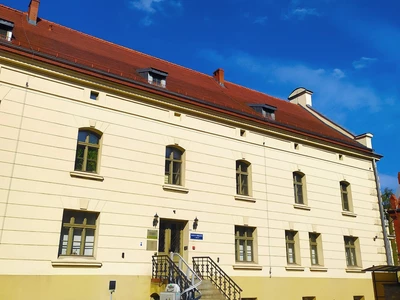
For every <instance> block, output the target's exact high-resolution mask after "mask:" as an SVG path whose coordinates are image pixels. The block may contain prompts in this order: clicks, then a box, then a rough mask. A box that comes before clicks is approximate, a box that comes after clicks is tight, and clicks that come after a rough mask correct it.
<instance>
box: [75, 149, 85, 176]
mask: <svg viewBox="0 0 400 300" xmlns="http://www.w3.org/2000/svg"><path fill="white" fill-rule="evenodd" d="M84 153H85V146H82V145H78V146H77V147H76V158H75V170H76V171H83V156H84Z"/></svg>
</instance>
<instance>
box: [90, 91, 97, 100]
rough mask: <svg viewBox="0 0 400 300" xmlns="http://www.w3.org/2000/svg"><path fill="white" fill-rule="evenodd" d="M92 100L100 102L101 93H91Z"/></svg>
mask: <svg viewBox="0 0 400 300" xmlns="http://www.w3.org/2000/svg"><path fill="white" fill-rule="evenodd" d="M90 99H91V100H98V99H99V93H98V92H95V91H90Z"/></svg>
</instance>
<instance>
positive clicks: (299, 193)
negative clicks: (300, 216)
mask: <svg viewBox="0 0 400 300" xmlns="http://www.w3.org/2000/svg"><path fill="white" fill-rule="evenodd" d="M294 192H295V202H296V203H298V204H304V201H303V186H302V185H298V184H294Z"/></svg>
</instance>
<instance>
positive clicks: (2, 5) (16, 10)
mask: <svg viewBox="0 0 400 300" xmlns="http://www.w3.org/2000/svg"><path fill="white" fill-rule="evenodd" d="M0 6H1V7H3V8H5V9H8V10H12V11H13V12H17V13H20V14H22V15H23V14H24V12H23V11H22V10H18V9H15V8H12V7H8V6H5V5H4V4H0Z"/></svg>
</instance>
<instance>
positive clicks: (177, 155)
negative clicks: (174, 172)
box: [173, 149, 182, 160]
mask: <svg viewBox="0 0 400 300" xmlns="http://www.w3.org/2000/svg"><path fill="white" fill-rule="evenodd" d="M173 155H174V156H173V158H174V159H176V160H181V157H182V152H181V151H180V150H178V149H174V150H173Z"/></svg>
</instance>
